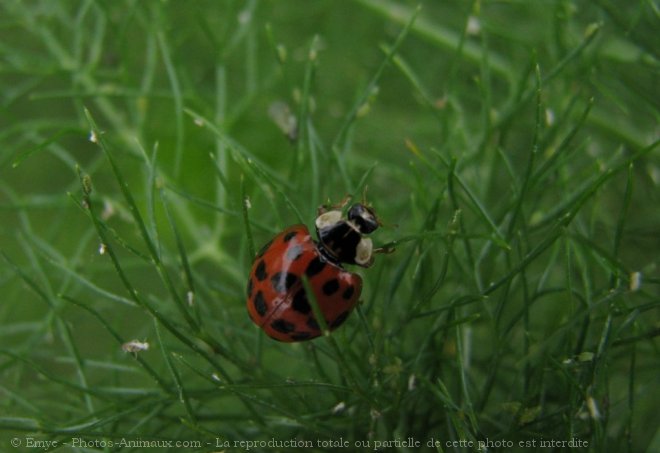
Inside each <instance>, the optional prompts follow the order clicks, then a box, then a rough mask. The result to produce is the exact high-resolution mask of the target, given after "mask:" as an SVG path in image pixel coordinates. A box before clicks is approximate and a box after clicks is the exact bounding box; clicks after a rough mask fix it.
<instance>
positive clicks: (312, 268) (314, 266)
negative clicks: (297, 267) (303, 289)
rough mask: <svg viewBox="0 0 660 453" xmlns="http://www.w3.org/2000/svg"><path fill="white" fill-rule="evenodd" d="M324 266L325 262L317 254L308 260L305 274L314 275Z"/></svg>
mask: <svg viewBox="0 0 660 453" xmlns="http://www.w3.org/2000/svg"><path fill="white" fill-rule="evenodd" d="M324 267H325V262H324V261H323V260H322V259H321V257H319V256H317V257H315V258H314V259H313V260H312V261H310V262H309V264H308V265H307V269H306V270H305V274H307V276H308V277H310V278H311V277H313V276H314V275H316V274H318V273H319V272H321V271H322V270H323V268H324Z"/></svg>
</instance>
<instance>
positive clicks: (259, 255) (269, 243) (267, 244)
mask: <svg viewBox="0 0 660 453" xmlns="http://www.w3.org/2000/svg"><path fill="white" fill-rule="evenodd" d="M272 243H273V240H272V239H271V240H270V241H268V242H266V244H265V245H264V246H263V247H261V249H260V250H259V252H257V258H261V257H262V256H264V253H266V250H268V247H270V245H271V244H272Z"/></svg>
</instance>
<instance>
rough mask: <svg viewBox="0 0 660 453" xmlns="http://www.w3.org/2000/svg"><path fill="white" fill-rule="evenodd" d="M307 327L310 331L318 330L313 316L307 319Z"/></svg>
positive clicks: (317, 324)
mask: <svg viewBox="0 0 660 453" xmlns="http://www.w3.org/2000/svg"><path fill="white" fill-rule="evenodd" d="M307 327H309V328H310V329H312V330H319V323H318V322H316V319H314V317H313V316H310V317H309V318H307Z"/></svg>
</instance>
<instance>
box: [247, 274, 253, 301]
mask: <svg viewBox="0 0 660 453" xmlns="http://www.w3.org/2000/svg"><path fill="white" fill-rule="evenodd" d="M247 296H248V299H249V298H250V297H251V296H252V279H251V278H248V284H247Z"/></svg>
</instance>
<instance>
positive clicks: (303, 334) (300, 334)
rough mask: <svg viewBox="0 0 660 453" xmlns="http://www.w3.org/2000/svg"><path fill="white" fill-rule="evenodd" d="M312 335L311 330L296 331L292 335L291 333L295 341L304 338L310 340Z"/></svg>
mask: <svg viewBox="0 0 660 453" xmlns="http://www.w3.org/2000/svg"><path fill="white" fill-rule="evenodd" d="M311 336H312V334H311V333H309V332H296V333H292V334H291V335H289V337H290V338H291V339H292V340H293V341H303V340H308V339H309V337H311Z"/></svg>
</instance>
